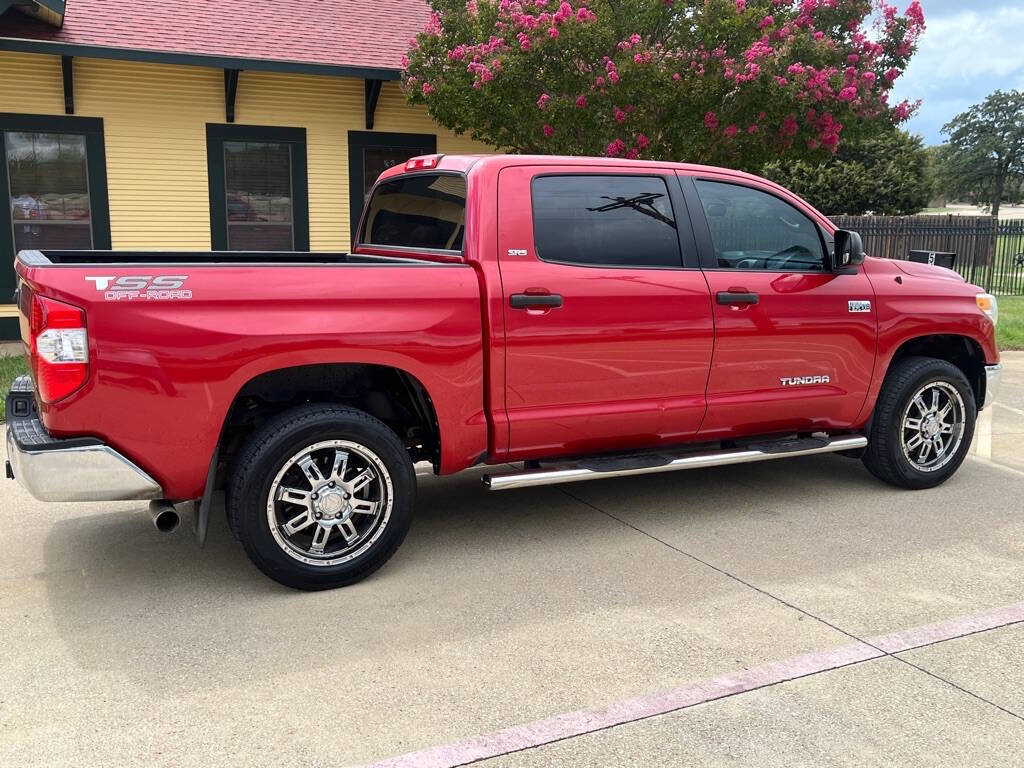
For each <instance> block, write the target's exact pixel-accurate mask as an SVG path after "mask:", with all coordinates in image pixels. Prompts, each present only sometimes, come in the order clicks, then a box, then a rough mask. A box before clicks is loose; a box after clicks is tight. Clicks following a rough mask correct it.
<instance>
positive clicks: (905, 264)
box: [892, 260, 967, 283]
mask: <svg viewBox="0 0 1024 768" xmlns="http://www.w3.org/2000/svg"><path fill="white" fill-rule="evenodd" d="M892 263H893V264H895V265H896V268H897V269H899V270H900V272H902V273H903V274H905V275H910V276H911V277H940V278H945V279H946V280H956V281H957V282H959V283H965V282H967V281H966V280H964V279H963V278H962V277H961V276H960V275H958V274H957V273H956V272H954V271H953V270H952V269H946V268H945V267H937V266H935V265H934V264H919V263H917V262H916V261H896V260H893V262H892Z"/></svg>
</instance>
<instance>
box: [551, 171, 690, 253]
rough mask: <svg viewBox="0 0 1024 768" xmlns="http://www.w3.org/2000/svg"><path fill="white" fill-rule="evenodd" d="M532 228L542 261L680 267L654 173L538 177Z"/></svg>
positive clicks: (667, 205) (664, 190)
mask: <svg viewBox="0 0 1024 768" xmlns="http://www.w3.org/2000/svg"><path fill="white" fill-rule="evenodd" d="M532 197H533V230H534V241H535V242H534V247H535V248H536V251H537V256H538V257H539V258H541V259H543V260H545V261H560V262H568V263H570V264H592V265H598V266H615V267H679V266H682V257H681V256H680V252H679V238H678V236H677V234H676V222H675V216H674V215H673V213H672V204H671V202H669V199H668V187H666V186H665V181H664V179H661V178H659V177H657V176H541V177H539V178H536V179H534V180H533V194H532Z"/></svg>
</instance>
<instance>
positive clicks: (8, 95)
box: [0, 0, 488, 338]
mask: <svg viewBox="0 0 1024 768" xmlns="http://www.w3.org/2000/svg"><path fill="white" fill-rule="evenodd" d="M311 9H313V10H315V11H316V12H317V15H316V16H315V18H314V17H313V16H312V15H311ZM427 13H428V10H427V7H426V5H425V4H424V3H423V2H422V1H421V0H322V2H319V3H316V4H313V5H311V4H310V3H308V2H298V1H296V0H280V1H274V0H224V1H223V2H219V3H209V2H205V1H204V0H118V2H110V0H67V2H66V3H65V2H64V1H63V0H0V137H2V139H3V156H4V157H3V163H0V202H2V203H3V206H2V210H4V211H6V212H8V213H7V214H6V215H4V216H3V217H2V220H0V338H14V337H16V336H17V334H18V330H17V321H16V312H15V307H14V305H13V304H9V303H7V304H5V303H3V302H5V301H9V298H8V297H10V296H11V295H12V292H13V289H14V274H13V270H12V269H11V268H10V267H9V266H7V265H10V264H11V263H12V260H13V256H14V253H15V252H16V251H17V250H21V249H23V248H40V249H47V248H50V249H64V248H96V249H104V248H114V249H125V250H209V249H211V248H212V249H221V250H299V251H301V250H316V251H323V250H333V251H339V250H341V251H343V250H347V249H348V248H349V246H350V243H351V238H352V228H353V227H354V225H355V220H356V217H357V216H358V213H359V211H360V209H361V207H362V203H363V199H364V195H365V193H366V191H367V189H368V187H369V185H370V184H371V183H372V181H373V180H374V179H375V178H376V176H377V175H378V174H379V173H380V172H381V171H382V170H384V169H385V168H387V167H390V166H391V165H394V164H395V163H398V162H404V160H405V159H406V158H408V157H410V156H412V155H417V154H426V153H432V152H444V153H459V152H481V151H488V150H487V148H486V147H484V146H482V145H480V144H476V143H474V142H472V141H471V140H470V139H468V138H466V137H458V136H455V135H454V134H452V133H451V132H449V131H447V130H444V129H442V128H439V127H438V126H436V125H435V124H434V123H433V122H432V121H431V120H430V118H429V117H428V116H427V114H426V112H425V111H424V110H422V109H420V108H414V107H411V106H409V105H408V104H407V103H406V101H405V97H404V95H403V94H402V92H401V90H400V87H399V83H398V77H399V66H400V64H399V62H400V59H401V55H402V53H403V51H404V50H405V49H406V47H407V45H408V39H409V37H410V36H411V35H412V34H415V32H416V31H418V30H420V29H422V27H423V24H424V22H425V20H426V18H427Z"/></svg>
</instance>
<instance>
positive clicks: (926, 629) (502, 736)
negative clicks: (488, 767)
mask: <svg viewBox="0 0 1024 768" xmlns="http://www.w3.org/2000/svg"><path fill="white" fill-rule="evenodd" d="M1018 622H1024V602H1021V603H1015V604H1013V605H1008V606H1005V607H1003V608H996V609H993V610H991V611H986V612H985V613H980V614H976V615H974V616H962V617H959V618H955V619H949V620H947V621H940V622H936V623H934V624H927V625H924V626H920V627H914V628H912V629H907V630H904V631H902V632H895V633H893V634H889V635H882V636H879V637H874V638H871V639H869V640H868V641H867V642H863V643H862V642H853V643H849V644H848V645H842V646H839V647H838V648H833V649H831V650H827V651H816V652H814V653H807V654H803V655H801V656H794V657H793V658H791V659H785V660H783V661H776V662H772V663H769V664H764V665H762V666H758V667H753V668H751V669H747V670H744V671H742V672H736V673H734V674H730V675H722V676H720V677H715V678H712V679H710V680H704V681H701V682H696V683H688V684H686V685H683V686H680V687H678V688H671V689H669V690H667V691H662V692H660V693H652V694H645V695H643V696H636V697H634V698H630V699H624V700H622V701H618V702H614V703H612V704H609V705H608V706H606V707H603V708H600V709H589V710H579V711H576V712H567V713H565V714H561V715H555V716H554V717H549V718H546V719H544V720H535V721H534V722H532V723H523V724H522V725H515V726H511V727H509V728H503V729H502V730H500V731H494V732H492V733H485V734H483V735H481V736H474V737H472V738H468V739H464V740H462V741H457V742H453V743H451V744H445V745H442V746H438V747H430V748H428V749H424V750H420V751H418V752H409V753H407V754H404V755H398V756H396V757H389V758H386V759H384V760H380V761H378V762H376V763H373V764H372V765H369V766H366V768H454V767H455V766H459V765H465V764H466V763H471V762H474V761H477V760H485V759H488V758H492V757H497V756H499V755H504V754H508V753H509V752H517V751H520V750H523V749H530V748H531V747H538V746H541V745H543V744H550V743H552V742H555V741H561V740H563V739H568V738H572V737H574V736H582V735H584V734H587V733H593V732H595V731H600V730H603V729H605V728H611V727H613V726H616V725H623V724H625V723H631V722H635V721H637V720H643V719H645V718H649V717H655V716H657V715H664V714H668V713H669V712H675V711H677V710H680V709H686V708H687V707H692V706H695V705H697V704H704V703H706V702H709V701H715V700H716V699H721V698H724V697H726V696H732V695H735V694H737V693H745V692H748V691H753V690H757V689H758V688H764V687H767V686H769V685H775V684H777V683H784V682H786V681H789V680H796V679H798V678H801V677H806V676H808V675H814V674H818V673H820V672H827V671H829V670H833V669H839V668H840V667H845V666H849V665H850V664H858V663H860V662H862V661H868V660H870V659H877V658H881V657H884V656H886V655H887V654H893V653H900V652H901V651H908V650H911V649H913V648H920V647H922V646H925V645H931V644H933V643H938V642H942V641H945V640H953V639H955V638H958V637H964V636H966V635H971V634H974V633H976V632H984V631H986V630H989V629H996V628H998V627H1004V626H1007V625H1010V624H1016V623H1018Z"/></svg>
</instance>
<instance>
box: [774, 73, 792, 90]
mask: <svg viewBox="0 0 1024 768" xmlns="http://www.w3.org/2000/svg"><path fill="white" fill-rule="evenodd" d="M775 82H776V83H778V84H779V87H780V88H785V87H786V86H787V85H789V80H787V79H786V78H784V77H778V76H776V77H775Z"/></svg>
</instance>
